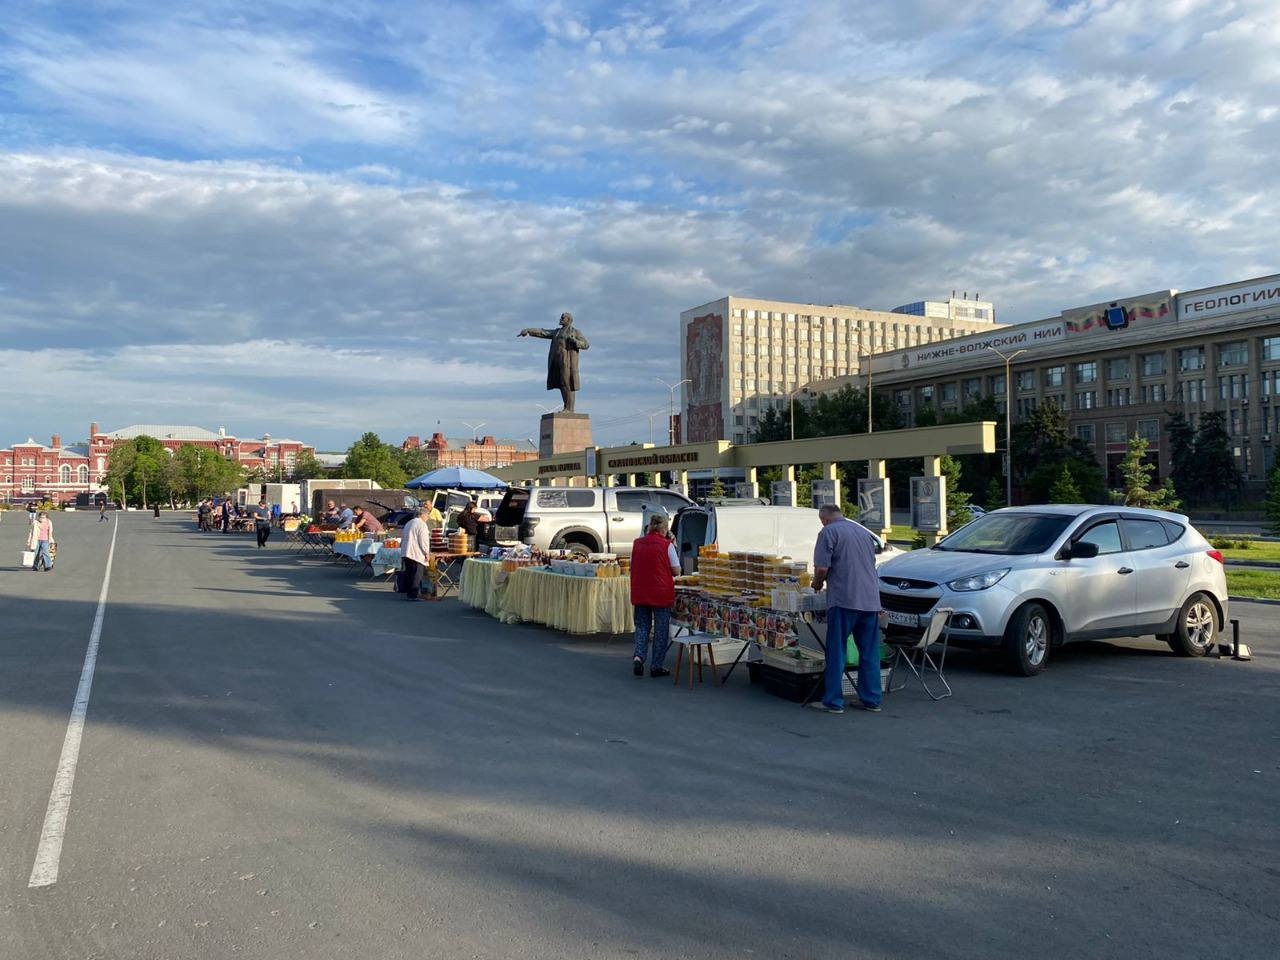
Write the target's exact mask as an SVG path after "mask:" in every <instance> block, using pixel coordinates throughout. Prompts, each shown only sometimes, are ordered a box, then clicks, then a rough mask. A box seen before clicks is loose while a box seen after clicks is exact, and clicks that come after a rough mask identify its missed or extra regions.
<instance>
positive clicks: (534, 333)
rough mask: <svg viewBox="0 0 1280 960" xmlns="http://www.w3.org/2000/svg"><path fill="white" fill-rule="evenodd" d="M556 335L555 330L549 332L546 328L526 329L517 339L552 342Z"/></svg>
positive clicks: (518, 334)
mask: <svg viewBox="0 0 1280 960" xmlns="http://www.w3.org/2000/svg"><path fill="white" fill-rule="evenodd" d="M555 335H556V332H555V330H548V329H547V328H546V327H525V328H524V329H523V330H521V331H520V332H519V333H517V334H516V336H517V337H537V338H538V339H539V340H550V339H551V338H552V337H554V336H555Z"/></svg>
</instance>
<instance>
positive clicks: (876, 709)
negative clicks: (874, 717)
mask: <svg viewBox="0 0 1280 960" xmlns="http://www.w3.org/2000/svg"><path fill="white" fill-rule="evenodd" d="M854 707H855V708H857V709H858V710H865V711H867V713H879V712H880V705H879V704H876V705H875V706H872V705H871V704H869V703H863V702H862V701H861V700H859V701H858V702H857V703H855V704H854Z"/></svg>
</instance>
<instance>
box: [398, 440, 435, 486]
mask: <svg viewBox="0 0 1280 960" xmlns="http://www.w3.org/2000/svg"><path fill="white" fill-rule="evenodd" d="M396 463H397V464H399V466H400V469H401V470H402V471H404V475H405V476H406V477H408V478H409V479H411V480H412V479H413V478H414V477H420V476H422V475H423V474H424V473H427V472H429V471H431V470H434V469H435V466H436V464H435V461H434V460H432V459H431V456H430V454H428V453H427V451H426V450H424V449H423V448H422V447H409V448H407V449H404V450H401V449H396Z"/></svg>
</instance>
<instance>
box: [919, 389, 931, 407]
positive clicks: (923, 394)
mask: <svg viewBox="0 0 1280 960" xmlns="http://www.w3.org/2000/svg"><path fill="white" fill-rule="evenodd" d="M932 403H933V386H932V384H931V385H929V386H927V387H921V388H920V405H921V406H929V405H930V404H932Z"/></svg>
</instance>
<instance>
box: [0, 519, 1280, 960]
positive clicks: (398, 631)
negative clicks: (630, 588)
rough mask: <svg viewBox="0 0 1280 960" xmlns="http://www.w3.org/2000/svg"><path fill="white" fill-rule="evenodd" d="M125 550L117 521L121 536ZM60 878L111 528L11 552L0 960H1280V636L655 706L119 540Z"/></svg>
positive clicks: (619, 677)
mask: <svg viewBox="0 0 1280 960" xmlns="http://www.w3.org/2000/svg"><path fill="white" fill-rule="evenodd" d="M112 518H113V522H114V520H115V519H116V516H115V515H112ZM118 520H119V531H118V540H117V543H116V548H115V556H114V563H113V569H112V574H111V581H110V589H109V594H108V601H107V604H106V608H105V616H104V619H103V625H102V631H101V647H100V653H99V657H98V662H97V669H96V675H95V677H94V680H93V687H92V697H91V700H90V703H89V707H88V712H87V721H86V724H85V727H84V734H83V741H82V744H81V748H80V754H79V762H78V765H77V769H76V775H75V781H74V793H73V797H72V800H71V804H70V807H69V813H68V817H67V825H66V836H65V842H64V845H63V847H62V850H61V856H60V864H59V875H58V881H57V883H56V884H54V885H52V886H48V887H42V888H38V889H32V888H30V887H29V886H28V882H29V878H30V875H31V871H32V865H33V862H34V860H35V857H36V851H37V847H38V845H39V843H40V838H41V829H42V823H43V822H44V819H45V814H46V808H47V807H48V804H49V797H50V790H51V787H52V785H53V779H54V774H55V770H56V769H57V768H58V764H59V757H60V752H61V751H62V750H63V744H64V737H65V736H66V733H67V727H68V716H69V714H70V711H71V707H72V700H73V698H74V696H75V691H76V685H77V681H78V680H79V678H80V675H81V667H82V664H83V661H84V656H85V649H86V645H87V643H88V639H89V636H90V632H91V629H92V626H93V621H94V616H95V611H96V607H97V600H98V595H99V591H100V589H101V586H102V580H103V573H104V567H105V564H106V556H107V546H108V543H109V542H110V539H111V526H112V525H111V524H108V523H103V524H98V523H97V517H96V515H93V516H90V515H84V514H68V515H65V516H61V515H60V516H57V517H56V518H55V523H56V525H57V532H58V536H59V541H60V544H59V546H60V556H59V558H58V566H57V569H56V570H55V571H54V572H53V573H51V574H47V575H46V574H34V573H31V572H29V571H26V570H21V569H19V568H18V567H17V566H16V564H17V560H18V556H19V552H20V550H21V541H22V538H23V536H24V535H25V522H24V518H23V517H22V516H20V515H16V514H13V513H10V514H7V515H6V516H5V518H4V520H3V522H2V523H0V610H2V611H3V619H2V620H0V624H2V627H0V629H2V631H3V632H2V633H0V730H2V731H3V736H0V957H3V958H14V960H19V958H21V960H44V958H59V960H61V958H67V960H71V958H90V957H102V958H130V960H141V958H192V957H218V958H222V957H249V958H263V960H268V958H270V960H284V958H300V960H301V958H307V960H322V958H387V960H391V958H424V957H430V958H454V957H458V958H526V957H527V958H560V957H564V958H579V957H581V958H611V957H664V958H672V957H717V958H719V957H726V958H727V957H734V958H738V957H742V956H758V957H769V958H776V957H795V958H818V957H822V958H825V957H832V958H836V957H839V958H850V957H857V958H860V957H869V958H871V957H873V958H881V957H920V958H926V957H927V958H934V957H1010V958H1014V957H1017V958H1026V957H1028V956H1042V957H1047V958H1048V957H1052V958H1061V957H1122V958H1125V960H1136V958H1146V957H1150V958H1161V960H1167V958H1172V957H1188V958H1191V957H1194V958H1206V957H1224V958H1245V957H1258V958H1263V957H1265V958H1272V957H1275V956H1276V955H1277V951H1278V949H1280V948H1278V947H1277V943H1280V903H1278V900H1280V896H1278V894H1280V829H1278V828H1277V823H1278V822H1280V816H1278V813H1277V810H1278V807H1280V789H1278V788H1280V644H1278V643H1277V636H1276V635H1277V626H1278V625H1280V607H1265V606H1260V605H1252V604H1240V605H1237V606H1236V607H1234V608H1233V615H1235V616H1238V617H1240V618H1241V620H1242V621H1243V624H1244V629H1245V636H1246V639H1247V640H1248V641H1249V642H1250V643H1251V644H1252V645H1253V648H1254V654H1255V658H1254V660H1253V662H1251V663H1235V662H1231V661H1229V660H1187V659H1182V658H1178V657H1175V656H1173V655H1172V654H1171V653H1170V651H1169V650H1168V649H1167V648H1166V647H1165V646H1164V645H1162V644H1159V643H1156V642H1155V641H1137V640H1135V641H1131V642H1120V643H1111V644H1087V645H1083V646H1079V647H1072V648H1069V649H1067V650H1065V651H1062V652H1061V653H1058V654H1056V655H1055V657H1054V659H1053V662H1052V664H1051V666H1050V668H1049V670H1048V671H1047V672H1046V673H1045V674H1044V675H1043V676H1041V677H1038V678H1035V679H1031V680H1021V679H1015V678H1013V677H1010V676H1007V675H1005V674H1004V673H1002V672H1001V671H1000V670H999V668H998V667H997V665H996V664H995V663H994V662H993V661H992V660H990V659H988V658H986V657H983V656H979V655H966V654H963V653H962V654H955V653H953V654H952V656H951V658H950V659H949V667H950V669H949V671H948V673H949V677H950V679H951V682H952V684H953V686H954V688H955V691H956V695H955V697H954V698H953V699H951V700H948V701H945V702H942V703H932V702H930V701H928V700H927V699H926V698H925V697H924V696H923V695H922V694H921V693H920V692H919V691H918V690H911V689H908V691H907V692H905V693H902V694H897V695H894V696H892V697H890V698H889V699H888V700H887V701H886V706H885V710H884V713H883V714H881V715H879V716H868V715H865V714H860V713H857V712H851V713H848V714H846V715H845V716H843V717H831V716H827V715H824V714H819V713H816V712H814V711H808V710H802V709H800V708H798V707H796V706H794V705H792V704H788V703H785V702H782V701H780V700H776V699H774V698H771V697H769V696H768V695H766V694H764V693H763V692H762V691H760V690H758V689H756V688H753V687H751V686H750V685H749V683H748V682H747V676H746V673H745V671H739V672H738V673H737V674H735V676H734V679H733V681H732V682H731V684H730V685H729V686H728V687H726V688H723V689H714V688H711V687H710V686H706V687H703V688H700V689H696V690H695V691H693V692H692V693H691V692H689V691H688V690H686V689H675V688H673V687H672V686H671V684H670V682H669V681H668V682H663V681H653V680H649V679H647V678H646V679H644V680H635V679H633V678H632V677H631V673H630V659H629V649H628V645H627V643H626V642H625V641H624V640H620V639H615V640H613V641H612V642H609V643H606V642H604V641H602V640H599V639H592V640H581V639H573V638H568V637H565V636H563V635H559V634H555V633H552V632H550V631H546V630H543V629H539V628H535V627H510V626H502V625H499V624H498V623H496V622H495V621H493V620H491V619H489V618H487V617H486V616H484V615H483V614H481V613H478V612H475V611H471V610H468V609H466V608H463V607H461V606H460V605H459V604H458V603H457V602H456V601H446V602H444V603H439V604H425V603H419V604H410V603H405V602H403V601H401V600H399V599H398V598H397V597H396V596H395V595H394V594H392V593H391V592H390V588H389V586H387V585H385V584H381V583H379V584H375V583H372V582H370V581H358V580H356V579H354V578H352V577H350V576H348V575H346V574H345V573H343V572H341V571H339V569H338V568H336V567H334V566H332V565H329V564H326V563H324V562H321V561H316V560H310V561H308V560H306V559H299V558H297V557H296V556H294V555H293V554H291V553H288V552H287V551H286V549H285V548H284V547H283V545H282V544H281V543H280V542H279V539H278V535H277V539H275V540H273V541H272V543H271V544H270V545H269V549H267V550H265V551H258V550H256V549H255V547H254V542H253V537H252V536H250V535H242V536H222V535H201V534H198V533H197V532H196V531H195V530H194V529H193V525H192V524H190V523H188V522H186V518H185V515H183V516H182V517H181V518H179V517H176V516H173V515H166V516H165V517H164V518H163V519H161V520H153V519H152V518H151V516H150V515H149V514H140V513H129V514H121V515H119V517H118Z"/></svg>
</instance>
